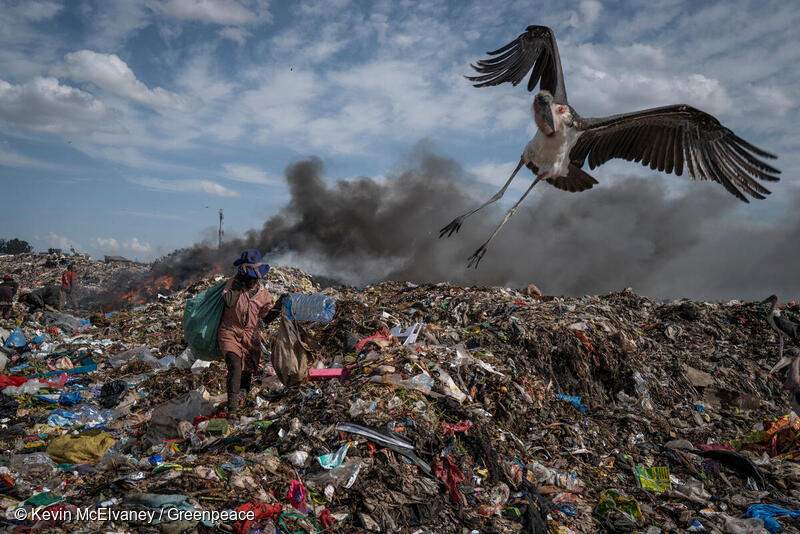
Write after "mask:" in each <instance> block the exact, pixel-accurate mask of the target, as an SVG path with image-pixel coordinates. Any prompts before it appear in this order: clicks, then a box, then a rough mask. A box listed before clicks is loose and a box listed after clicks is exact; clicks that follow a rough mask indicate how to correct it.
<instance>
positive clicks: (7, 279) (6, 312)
mask: <svg viewBox="0 0 800 534" xmlns="http://www.w3.org/2000/svg"><path fill="white" fill-rule="evenodd" d="M17 289H19V284H18V283H17V282H16V281H15V280H14V277H13V276H11V275H10V274H7V275H5V276H4V277H3V283H1V284H0V314H1V315H2V316H3V319H8V318H9V317H11V307H12V306H13V305H14V295H16V294H17Z"/></svg>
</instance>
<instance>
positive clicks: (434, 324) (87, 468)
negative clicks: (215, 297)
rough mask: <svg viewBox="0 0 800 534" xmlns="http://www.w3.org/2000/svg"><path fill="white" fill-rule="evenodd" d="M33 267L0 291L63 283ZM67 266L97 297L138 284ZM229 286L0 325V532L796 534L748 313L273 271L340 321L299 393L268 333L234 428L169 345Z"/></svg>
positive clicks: (628, 294)
mask: <svg viewBox="0 0 800 534" xmlns="http://www.w3.org/2000/svg"><path fill="white" fill-rule="evenodd" d="M46 261H49V260H48V259H47V258H45V257H44V256H36V255H23V256H15V257H2V258H0V274H6V273H11V274H14V275H15V277H17V278H18V280H19V281H20V282H22V283H23V284H24V285H27V286H29V287H33V286H35V285H36V284H37V283H42V281H47V280H50V279H52V278H54V277H57V276H58V273H59V272H60V271H59V269H62V270H63V266H60V265H56V266H52V265H51V266H49V267H44V262H46ZM75 263H76V272H77V274H78V279H77V282H76V284H78V285H79V286H80V284H81V283H84V284H92V285H94V286H96V287H93V289H92V292H91V293H92V294H93V295H99V294H103V293H104V292H105V291H107V290H108V289H109V288H110V287H112V286H113V284H114V280H115V278H116V277H117V276H118V274H119V273H118V272H119V270H120V269H134V270H136V271H137V272H139V273H144V274H146V269H147V266H144V265H139V264H135V265H124V266H119V265H115V264H105V263H101V262H93V261H91V260H88V259H82V260H81V261H76V262H75ZM23 264H26V265H23ZM220 280H222V277H221V275H219V274H210V275H208V276H201V277H198V278H197V279H196V280H194V281H193V282H192V283H190V284H188V285H186V287H180V288H176V287H171V288H169V289H166V288H164V287H161V288H160V290H159V291H158V292H156V293H157V294H155V295H154V294H152V293H153V292H152V291H150V292H147V291H145V292H144V293H143V294H145V297H143V300H144V302H141V303H140V304H136V302H138V301H136V300H133V299H130V298H128V299H126V300H120V301H117V302H106V303H103V305H102V306H98V305H90V304H91V303H81V302H80V301H79V302H78V304H76V305H75V306H74V307H70V306H69V305H68V306H67V307H66V309H63V310H52V309H44V310H35V311H34V310H30V309H28V308H27V307H26V306H25V305H24V304H20V303H16V304H15V306H14V309H13V312H12V314H11V318H10V319H7V320H3V319H0V341H2V344H3V347H2V352H1V353H0V369H1V370H0V373H1V374H0V382H2V383H0V387H2V394H3V395H2V401H1V402H0V445H2V447H3V449H4V455H3V456H2V458H0V487H1V488H2V489H0V506H2V509H3V510H5V511H6V513H5V514H2V515H3V517H2V518H0V525H1V526H2V528H4V529H5V530H6V531H8V532H29V531H30V532H95V531H101V532H122V531H124V532H130V531H135V532H171V533H177V532H238V533H247V532H259V533H272V532H274V533H278V532H280V533H295V532H307V533H322V532H402V533H415V534H423V533H459V534H461V533H467V534H471V533H473V532H475V533H492V532H521V533H545V532H553V533H560V534H567V533H590V532H608V533H612V532H641V533H647V534H656V533H659V532H665V533H666V532H723V533H737V534H738V533H761V532H788V533H792V532H795V533H796V532H800V510H798V508H800V505H799V503H800V463H798V459H799V458H800V418H798V417H797V415H796V414H794V413H792V412H791V405H790V401H789V394H788V392H786V391H785V390H784V387H783V378H784V377H783V376H782V373H783V371H781V372H780V373H775V374H772V375H770V374H769V370H770V369H771V368H772V366H773V365H774V364H775V363H776V362H777V360H778V338H777V335H776V334H775V333H774V332H773V331H772V330H771V329H770V328H769V327H768V326H767V323H766V321H765V309H764V308H763V307H762V306H761V305H759V304H757V303H744V302H738V301H731V302H725V303H709V302H692V301H687V300H682V301H671V302H662V301H657V300H653V299H649V298H646V297H641V296H638V295H636V294H635V293H633V292H632V291H631V290H623V291H619V292H614V293H611V294H608V295H602V296H585V297H582V298H560V297H550V296H543V295H541V293H540V292H539V290H538V289H537V288H536V287H535V286H532V285H531V286H528V287H526V288H518V289H513V288H502V287H470V288H464V287H458V286H455V285H451V284H448V283H439V284H427V285H416V284H412V283H408V282H406V283H403V282H383V283H379V284H374V285H370V286H366V287H349V286H338V287H326V288H321V287H320V286H319V285H317V284H316V283H315V282H314V280H313V278H312V277H310V276H308V275H307V274H305V273H303V272H301V271H299V270H297V269H292V268H273V269H271V270H270V272H269V275H268V279H267V280H266V281H265V283H267V284H269V288H270V290H271V292H272V293H273V294H274V295H275V296H278V295H281V294H284V293H290V292H300V293H305V294H320V293H321V294H325V295H328V296H330V297H332V298H333V299H334V300H335V303H336V308H335V315H334V317H333V319H332V320H331V321H329V322H315V323H311V322H309V323H306V324H305V325H304V331H305V332H306V333H307V335H308V337H309V340H310V341H313V342H314V343H313V351H312V356H313V358H314V361H312V362H309V363H310V366H309V367H310V369H309V370H308V372H307V376H306V377H305V379H304V380H302V381H301V383H300V384H299V385H293V386H286V385H284V384H283V383H282V382H281V379H280V377H279V375H280V373H279V372H276V370H275V369H274V368H273V367H272V365H271V363H270V362H271V358H270V354H271V337H272V334H273V333H274V331H275V329H276V328H277V325H276V324H273V325H270V327H269V328H265V329H264V332H263V335H262V340H263V345H262V349H263V355H262V364H263V370H262V371H261V373H260V375H259V376H257V377H256V379H255V380H254V381H253V385H252V387H251V389H250V391H249V392H248V394H247V396H246V398H245V399H244V405H243V408H242V410H241V413H240V416H239V417H238V418H236V419H234V418H229V417H227V414H226V413H224V406H225V402H224V401H225V391H226V389H225V379H226V370H225V365H224V364H223V363H222V362H217V361H205V360H201V359H196V357H195V356H194V355H193V354H192V351H191V349H189V348H187V345H186V342H185V341H184V339H183V332H182V329H181V322H182V315H183V311H184V307H185V305H186V303H187V301H188V300H189V299H190V298H192V297H193V296H195V295H197V294H198V293H200V292H202V291H204V290H206V289H208V288H210V287H212V286H213V285H214V284H215V283H218V282H219V281H220ZM142 289H143V290H145V289H146V288H142ZM140 293H141V292H140ZM86 302H89V301H86ZM134 304H136V305H134ZM794 311H797V309H796V308H794ZM785 313H787V314H791V313H793V310H792V309H787V310H786V311H785ZM178 512H180V513H178ZM212 512H213V513H212ZM233 512H236V514H234V513H233Z"/></svg>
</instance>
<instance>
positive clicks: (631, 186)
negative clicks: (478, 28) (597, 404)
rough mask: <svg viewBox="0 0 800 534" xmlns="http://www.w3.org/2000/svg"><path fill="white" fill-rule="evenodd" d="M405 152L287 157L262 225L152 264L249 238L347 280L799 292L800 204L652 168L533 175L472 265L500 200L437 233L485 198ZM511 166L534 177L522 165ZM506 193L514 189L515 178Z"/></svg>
mask: <svg viewBox="0 0 800 534" xmlns="http://www.w3.org/2000/svg"><path fill="white" fill-rule="evenodd" d="M406 165H407V166H406V168H404V169H401V170H399V171H397V172H395V173H393V174H391V175H389V176H388V177H387V178H386V179H384V180H381V181H376V180H373V179H370V178H358V179H353V180H346V181H339V182H336V183H333V184H331V183H328V182H326V180H325V179H324V169H323V165H322V162H321V161H320V160H319V159H317V158H310V159H306V160H303V161H299V162H296V163H294V164H292V165H290V166H289V167H288V168H287V169H286V180H287V184H288V187H289V190H290V193H291V200H290V201H289V203H288V204H287V205H286V206H285V207H284V208H283V209H281V210H280V212H279V213H277V214H276V215H274V216H272V217H270V218H269V219H268V220H267V221H266V223H265V224H264V226H263V228H261V229H260V230H251V231H249V232H248V233H247V234H246V235H245V236H243V237H242V238H240V239H235V240H233V241H229V242H227V243H224V244H223V247H222V249H220V250H218V249H217V247H216V244H214V245H213V246H206V245H203V244H198V245H195V246H194V247H192V248H190V249H185V250H181V251H177V252H175V253H173V254H172V255H170V256H169V257H167V258H164V259H163V261H161V262H160V263H159V264H157V265H156V266H155V267H154V269H156V270H164V271H168V272H170V273H172V274H174V275H176V278H177V282H178V285H180V284H181V283H183V284H185V283H187V282H188V281H190V280H191V279H192V278H194V277H196V276H198V275H200V274H203V273H206V272H208V271H210V270H211V269H213V268H214V266H215V265H224V266H225V268H226V269H228V270H230V264H231V262H232V261H233V260H234V259H235V258H237V257H238V256H239V253H240V251H241V250H242V249H244V248H257V249H259V250H260V251H262V253H265V258H266V261H268V262H270V263H272V264H275V265H292V266H296V267H300V268H302V269H304V270H306V271H308V272H310V273H311V274H316V275H321V276H325V277H327V278H332V279H335V280H338V281H341V282H343V283H349V284H368V283H371V282H377V281H381V280H402V281H406V280H407V281H412V282H418V283H425V282H440V281H450V282H454V283H458V284H461V285H475V284H480V285H503V286H512V287H521V286H524V285H526V284H528V283H535V284H536V285H537V286H539V287H540V288H541V289H542V290H543V291H544V292H545V293H546V294H550V295H562V294H563V295H573V296H575V295H583V294H600V293H605V292H609V291H613V290H618V289H622V288H625V287H631V288H633V289H634V291H636V292H638V293H640V294H645V295H650V296H653V297H663V298H678V297H688V298H692V299H732V298H738V299H760V298H764V297H766V296H767V295H769V294H771V293H773V292H775V293H777V294H778V295H780V296H781V297H782V300H788V299H789V298H790V297H796V296H797V295H798V294H800V277H798V276H797V274H796V272H797V265H798V259H800V252H798V247H797V244H798V243H800V212H798V213H797V214H793V215H792V217H791V218H790V219H789V220H783V221H780V223H774V224H761V223H757V222H754V221H753V220H743V219H742V217H741V215H740V211H739V210H737V208H738V207H739V203H738V201H736V200H735V199H733V198H732V197H731V196H730V195H728V194H727V193H726V192H725V191H724V190H723V188H722V187H719V186H718V185H717V184H703V183H693V184H688V186H689V187H686V188H684V191H685V194H682V195H680V196H677V197H676V196H670V195H669V194H668V191H667V189H666V188H665V186H664V185H663V184H662V183H661V181H660V180H658V179H654V178H628V179H622V180H618V181H616V182H614V183H613V184H610V185H609V184H608V183H607V182H608V180H606V183H601V184H600V185H599V186H596V187H595V188H594V189H592V190H591V191H587V192H583V193H567V192H564V191H560V190H556V189H554V188H553V187H551V186H550V185H548V184H545V183H542V184H540V185H538V186H537V188H536V189H534V191H533V193H532V194H531V195H529V197H528V199H527V200H526V203H525V204H523V207H522V208H521V209H520V210H519V212H517V214H516V215H515V217H513V218H512V219H511V221H510V222H509V223H508V224H507V225H506V226H505V228H503V230H502V231H501V233H500V234H499V235H498V237H497V238H496V239H495V241H494V242H493V243H492V245H491V246H490V248H489V251H488V252H487V254H486V256H485V257H484V259H483V261H482V262H481V264H480V267H479V268H478V269H477V270H472V269H470V270H468V269H466V260H467V258H468V257H469V256H470V255H471V254H472V252H474V251H475V249H476V248H477V247H478V246H479V245H480V244H481V243H483V241H485V239H486V238H487V237H488V236H489V235H490V234H491V232H492V231H493V230H494V228H495V226H496V225H497V224H498V222H499V221H500V219H501V217H502V214H503V212H504V209H505V208H501V207H499V206H497V204H495V205H493V206H490V207H489V208H487V209H485V210H483V211H482V212H479V213H478V214H476V215H474V216H473V217H471V218H470V219H468V220H467V221H466V222H465V224H464V226H463V227H462V230H461V232H460V233H458V234H455V235H454V236H453V237H451V238H449V239H439V238H438V230H439V228H441V227H443V226H444V225H445V224H447V223H448V222H449V221H450V220H452V219H453V218H454V217H455V216H456V215H458V214H460V213H462V212H464V211H465V210H467V209H469V208H473V207H475V206H477V205H478V204H479V203H480V202H482V200H484V199H481V198H472V197H471V196H469V195H468V194H467V192H466V188H465V187H464V185H465V184H466V183H467V182H469V181H470V177H469V176H468V175H467V173H465V172H464V170H463V169H462V168H461V166H460V165H459V164H458V163H457V162H456V161H454V160H452V159H449V158H445V157H441V156H437V155H435V154H433V153H431V152H430V151H426V150H424V149H418V150H417V152H416V153H415V154H413V155H412V156H411V157H410V158H409V161H408V162H407V164H406ZM520 176H522V173H520ZM501 178H504V177H501ZM517 179H518V180H527V183H530V181H529V180H530V179H531V177H530V176H524V177H521V178H517ZM673 179H674V180H681V179H685V178H674V177H673ZM602 181H603V180H601V182H602ZM491 194H492V192H489V193H488V194H487V195H486V197H488V196H490V195H491ZM506 195H507V197H506V198H512V199H514V200H515V199H516V198H515V197H518V195H520V192H519V190H511V191H509V192H507V193H506ZM798 200H800V198H799V199H798ZM764 202H770V201H769V200H766V201H764ZM747 208H748V209H756V206H755V205H750V206H748V207H747ZM762 213H763V211H762Z"/></svg>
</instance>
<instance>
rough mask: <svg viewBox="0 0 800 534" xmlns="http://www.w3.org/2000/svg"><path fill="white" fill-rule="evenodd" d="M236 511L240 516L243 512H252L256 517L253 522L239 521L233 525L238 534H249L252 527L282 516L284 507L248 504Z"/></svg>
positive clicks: (256, 503)
mask: <svg viewBox="0 0 800 534" xmlns="http://www.w3.org/2000/svg"><path fill="white" fill-rule="evenodd" d="M236 511H237V512H239V513H240V514H241V513H242V512H250V511H252V512H253V513H254V515H255V518H254V519H252V520H250V519H245V520H243V521H237V522H236V523H235V524H234V525H233V527H234V528H235V529H236V532H237V533H238V534H247V532H248V531H249V530H250V526H251V525H253V524H254V523H257V522H259V521H264V520H267V519H275V518H277V517H278V516H280V515H281V511H283V506H281V505H280V504H274V505H273V504H267V503H265V502H248V503H245V504H243V505H241V506H240V507H239V508H237V509H236Z"/></svg>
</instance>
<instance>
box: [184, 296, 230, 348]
mask: <svg viewBox="0 0 800 534" xmlns="http://www.w3.org/2000/svg"><path fill="white" fill-rule="evenodd" d="M226 283H227V282H226V281H222V282H220V283H218V284H217V285H215V286H212V287H211V288H209V289H207V290H206V291H203V292H202V293H199V294H198V295H196V296H195V297H194V298H192V299H190V300H189V301H188V302H186V307H185V308H184V311H183V339H184V340H185V341H186V343H187V344H188V345H189V346H190V347H192V353H193V354H194V355H195V356H196V357H197V358H198V359H202V360H211V361H213V360H219V359H220V358H222V354H220V351H219V346H218V345H217V330H219V323H220V320H221V319H222V312H223V311H224V310H225V303H224V302H223V301H222V291H223V290H224V289H225V284H226Z"/></svg>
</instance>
